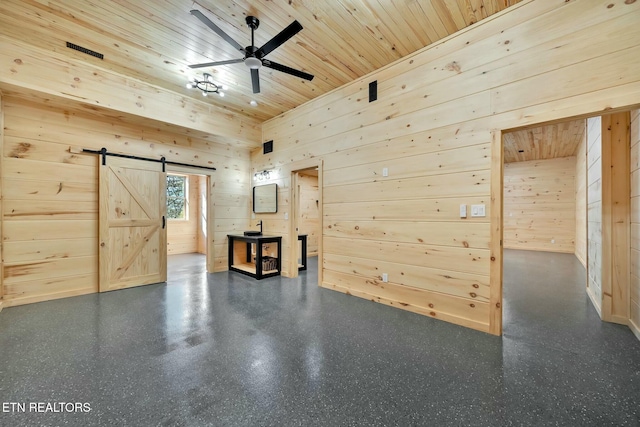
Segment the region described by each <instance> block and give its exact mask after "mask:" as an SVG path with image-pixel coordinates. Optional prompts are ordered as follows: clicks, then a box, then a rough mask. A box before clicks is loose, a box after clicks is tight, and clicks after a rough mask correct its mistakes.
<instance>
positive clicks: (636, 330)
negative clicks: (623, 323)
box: [629, 319, 640, 341]
mask: <svg viewBox="0 0 640 427" xmlns="http://www.w3.org/2000/svg"><path fill="white" fill-rule="evenodd" d="M629 329H631V332H633V335H635V336H636V338H638V340H639V341H640V326H638V325H636V324H635V323H633V320H631V319H629Z"/></svg>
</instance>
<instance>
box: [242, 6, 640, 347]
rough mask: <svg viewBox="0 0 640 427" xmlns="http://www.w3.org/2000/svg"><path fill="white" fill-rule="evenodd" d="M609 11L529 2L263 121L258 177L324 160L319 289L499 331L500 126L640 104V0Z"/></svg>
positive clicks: (255, 158)
mask: <svg viewBox="0 0 640 427" xmlns="http://www.w3.org/2000/svg"><path fill="white" fill-rule="evenodd" d="M627 3H629V4H627ZM609 4H613V3H612V2H602V1H571V2H566V1H565V0H549V1H543V2H541V1H525V2H523V3H521V4H519V5H516V6H513V7H511V8H509V10H508V11H507V12H506V13H501V14H499V15H498V16H497V17H494V18H488V19H486V20H483V21H481V22H479V23H478V24H476V25H474V26H473V27H471V28H469V29H467V30H463V31H460V32H459V33H457V34H455V35H454V36H452V37H449V38H447V39H445V40H444V41H443V42H441V43H437V44H434V45H432V46H429V47H427V48H425V49H422V50H420V51H418V52H416V53H415V54H412V55H409V56H408V57H406V58H403V59H402V60H400V61H398V62H396V63H395V64H392V65H391V66H388V67H384V68H382V69H380V70H378V71H376V72H374V73H372V74H370V75H368V76H366V77H364V78H362V79H358V80H357V81H355V82H353V83H351V84H348V85H345V86H343V87H341V88H339V89H337V90H335V91H333V92H330V93H329V94H326V95H324V96H321V97H318V98H316V99H315V100H313V101H311V102H309V103H307V104H304V105H303V106H301V107H299V108H296V109H295V110H292V111H290V112H287V113H284V114H282V115H280V116H278V117H276V118H274V119H272V120H270V121H268V122H266V123H265V124H264V125H263V140H264V141H267V140H271V139H272V140H274V152H273V153H270V154H267V155H263V154H262V153H261V152H260V151H257V150H256V151H254V152H253V153H252V167H253V168H254V170H261V169H271V168H273V169H276V170H282V171H286V170H291V164H292V163H295V162H300V161H303V160H305V159H307V160H308V159H313V158H316V159H319V160H322V161H324V172H323V175H324V179H323V182H322V185H323V200H324V206H322V209H323V212H324V220H323V223H324V228H323V245H324V246H323V253H324V255H323V260H322V271H321V274H323V276H324V281H323V283H322V286H325V287H328V288H332V289H336V290H339V291H341V292H345V293H349V294H351V295H355V296H360V297H363V298H367V299H371V300H373V301H377V302H381V303H385V304H389V305H392V306H394V307H400V308H403V309H406V310H411V311H414V312H418V313H422V314H426V315H429V316H433V317H436V318H439V319H443V320H447V321H450V322H454V323H457V324H461V325H464V326H469V327H472V328H476V329H479V330H483V331H488V332H491V333H494V334H499V333H500V332H501V331H500V328H499V322H492V321H490V319H497V318H499V316H500V312H501V302H500V301H499V300H498V301H494V302H492V304H491V305H490V304H489V297H490V293H491V292H493V293H494V294H495V295H499V290H500V287H501V282H500V280H494V281H492V282H491V283H492V285H493V287H494V288H495V289H490V287H489V284H490V270H491V264H496V265H498V264H499V263H500V262H501V255H500V252H499V251H498V252H496V253H492V254H490V252H489V248H490V243H491V242H490V236H491V229H492V226H491V221H494V222H496V225H495V229H497V230H499V229H500V225H499V223H500V221H501V217H500V215H499V212H498V213H496V215H493V216H492V212H491V199H490V185H491V179H492V176H493V177H495V178H493V179H500V171H499V166H498V165H497V164H496V165H495V166H494V167H493V169H492V165H491V157H492V152H491V140H492V132H493V131H494V130H496V129H497V130H501V129H513V128H517V127H522V126H525V125H532V124H537V123H543V122H546V121H551V120H559V119H563V118H566V117H575V116H580V115H587V114H590V113H593V112H595V111H602V110H605V109H616V108H622V107H627V106H629V105H633V104H637V103H640V37H639V36H640V26H639V25H637V23H638V22H639V20H640V2H626V3H625V2H621V1H618V2H615V4H614V6H615V7H608V6H609ZM577 22H579V23H580V25H577V24H576V23H577ZM374 80H376V81H377V82H378V100H377V101H375V102H372V103H369V102H368V87H369V83H370V82H372V81H374ZM500 150H501V147H500ZM496 158H499V157H496ZM383 168H388V170H389V176H387V177H385V176H382V170H383ZM282 180H283V183H282V184H283V187H285V188H286V187H288V185H289V182H288V181H289V180H290V178H289V177H288V176H286V177H284V178H282ZM497 202H499V200H498V199H496V203H497ZM460 204H467V205H471V204H485V205H486V208H487V212H486V214H487V216H486V217H484V218H467V219H460V217H459V206H460ZM498 209H499V207H498ZM283 228H284V231H285V232H287V231H286V227H283ZM495 235H496V236H499V235H500V233H496V234H495ZM496 238H498V239H499V237H496ZM289 241H290V239H287V236H285V238H283V245H284V246H285V252H286V251H287V249H288V247H286V246H287V245H288V244H289ZM494 271H497V270H494ZM382 273H387V274H388V275H389V283H383V282H382V280H381V276H382ZM496 277H497V276H496ZM498 279H499V278H498Z"/></svg>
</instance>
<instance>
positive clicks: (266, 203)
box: [253, 184, 278, 213]
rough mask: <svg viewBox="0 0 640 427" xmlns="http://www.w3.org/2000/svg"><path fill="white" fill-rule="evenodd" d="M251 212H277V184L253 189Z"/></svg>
mask: <svg viewBox="0 0 640 427" xmlns="http://www.w3.org/2000/svg"><path fill="white" fill-rule="evenodd" d="M253 211H254V212H255V213H275V212H278V184H266V185H259V186H256V187H253Z"/></svg>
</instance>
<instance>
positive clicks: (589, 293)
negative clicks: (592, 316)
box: [587, 288, 602, 319]
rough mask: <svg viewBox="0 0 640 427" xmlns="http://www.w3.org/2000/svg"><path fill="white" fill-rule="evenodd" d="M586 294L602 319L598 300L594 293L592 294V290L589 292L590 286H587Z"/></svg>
mask: <svg viewBox="0 0 640 427" xmlns="http://www.w3.org/2000/svg"><path fill="white" fill-rule="evenodd" d="M587 295H589V299H590V300H591V303H592V304H593V306H594V307H595V309H596V311H597V312H598V316H600V319H602V309H601V308H600V305H599V304H598V300H597V299H596V297H595V295H593V292H591V289H590V288H587Z"/></svg>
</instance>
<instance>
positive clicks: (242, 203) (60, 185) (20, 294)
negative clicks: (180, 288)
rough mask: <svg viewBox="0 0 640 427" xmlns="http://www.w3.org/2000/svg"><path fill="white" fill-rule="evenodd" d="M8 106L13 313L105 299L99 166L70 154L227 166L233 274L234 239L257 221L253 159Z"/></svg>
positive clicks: (44, 108)
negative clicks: (252, 218)
mask: <svg viewBox="0 0 640 427" xmlns="http://www.w3.org/2000/svg"><path fill="white" fill-rule="evenodd" d="M3 105H4V114H5V117H4V118H5V144H4V150H3V159H2V162H3V166H4V167H3V170H2V179H3V183H2V185H3V187H2V191H3V195H4V215H3V217H2V226H3V235H2V239H3V248H2V256H3V259H4V268H3V289H4V293H5V301H6V302H7V303H8V304H9V305H16V304H23V303H29V302H37V301H43V300H48V299H54V298H61V297H66V296H72V295H79V294H86V293H91V292H96V291H97V286H98V260H97V247H98V239H97V231H98V199H97V188H98V187H97V176H98V174H97V172H98V157H97V156H94V155H82V154H71V153H69V147H70V146H80V147H85V148H91V149H100V148H101V147H106V148H107V149H108V150H112V151H115V152H122V153H127V154H134V155H139V156H145V157H149V156H151V157H156V158H160V157H161V156H165V157H166V158H167V160H173V161H179V162H184V163H196V164H208V163H209V162H210V165H212V166H214V167H217V168H218V171H217V172H216V175H215V194H216V208H215V209H216V215H215V219H216V220H215V230H216V233H215V235H214V239H215V254H216V258H215V269H216V270H217V271H218V270H225V269H226V268H227V261H226V259H227V256H226V254H227V250H226V234H227V233H229V232H236V231H237V230H238V229H242V228H243V227H244V225H245V224H246V223H247V220H248V209H247V207H248V205H249V204H248V198H249V196H248V195H249V194H250V185H249V152H248V150H245V149H239V148H232V147H231V146H228V145H222V144H218V143H214V142H211V141H205V140H199V139H197V138H187V137H185V136H182V135H180V134H172V133H170V132H168V131H166V130H164V129H163V130H162V131H159V130H157V129H154V128H146V127H142V126H132V125H128V124H121V123H119V122H118V120H117V118H115V119H114V118H113V117H102V116H101V115H99V114H93V113H90V112H84V111H81V110H69V109H67V108H60V107H57V106H55V104H54V103H53V102H33V101H30V100H25V99H22V98H19V97H12V98H8V97H5V98H4V99H3ZM204 159H207V160H206V161H205V160H204Z"/></svg>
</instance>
